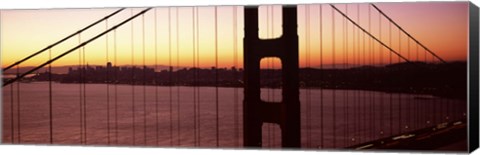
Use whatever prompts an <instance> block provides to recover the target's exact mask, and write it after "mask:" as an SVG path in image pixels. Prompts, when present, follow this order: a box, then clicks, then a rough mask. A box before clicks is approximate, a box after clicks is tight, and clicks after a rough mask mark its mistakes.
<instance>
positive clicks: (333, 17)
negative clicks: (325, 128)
mask: <svg viewBox="0 0 480 155" xmlns="http://www.w3.org/2000/svg"><path fill="white" fill-rule="evenodd" d="M335 52H336V51H335V10H334V9H332V71H335V69H336V68H335ZM335 73H336V72H332V74H334V75H336V74H335ZM333 86H334V88H333V89H332V103H333V121H332V127H333V148H335V147H336V146H337V144H336V143H337V142H336V140H337V139H336V138H337V136H336V131H337V130H336V126H335V125H336V111H335V110H336V109H335V103H336V102H335V95H336V94H335V89H336V87H337V83H336V80H335V78H333Z"/></svg>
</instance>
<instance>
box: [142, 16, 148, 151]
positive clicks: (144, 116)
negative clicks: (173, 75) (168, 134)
mask: <svg viewBox="0 0 480 155" xmlns="http://www.w3.org/2000/svg"><path fill="white" fill-rule="evenodd" d="M142 56H143V58H142V64H143V76H142V77H143V80H142V83H143V141H144V144H145V145H147V86H146V84H147V83H146V81H147V78H146V76H147V74H146V70H147V66H146V64H145V14H142Z"/></svg>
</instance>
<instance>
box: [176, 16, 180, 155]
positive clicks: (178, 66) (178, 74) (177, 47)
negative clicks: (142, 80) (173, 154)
mask: <svg viewBox="0 0 480 155" xmlns="http://www.w3.org/2000/svg"><path fill="white" fill-rule="evenodd" d="M179 9H180V8H178V7H177V8H176V9H175V17H176V18H175V23H176V24H175V26H176V29H175V31H176V33H175V34H176V44H177V45H176V49H177V57H176V58H177V71H176V73H177V74H176V85H177V144H178V145H179V146H180V79H179V78H180V72H179V71H180V43H179V42H180V39H179V37H180V34H179V24H178V21H179V17H178V10H179Z"/></svg>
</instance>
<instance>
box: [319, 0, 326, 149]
mask: <svg viewBox="0 0 480 155" xmlns="http://www.w3.org/2000/svg"><path fill="white" fill-rule="evenodd" d="M318 7H319V16H320V23H319V25H320V70H321V71H322V74H321V75H320V81H323V77H324V74H325V72H324V69H323V12H322V11H323V9H322V4H319V5H318ZM323 110H324V107H323V86H322V87H321V88H320V147H321V148H322V149H323V148H324V144H323V142H324V140H323V138H324V136H323V132H324V130H323Z"/></svg>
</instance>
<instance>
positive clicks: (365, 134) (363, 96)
mask: <svg viewBox="0 0 480 155" xmlns="http://www.w3.org/2000/svg"><path fill="white" fill-rule="evenodd" d="M359 22H360V21H359ZM365 40H366V39H365V33H362V57H363V63H362V65H367V57H366V44H365ZM363 72H364V73H365V74H366V73H367V71H366V70H364V71H363ZM362 92H363V95H362V99H363V105H362V109H363V112H364V114H363V127H364V136H363V137H364V138H365V142H367V140H368V138H367V137H368V132H369V131H370V130H367V129H368V128H369V127H368V122H367V121H368V120H367V119H368V117H367V115H368V112H367V105H368V103H367V95H368V94H367V91H362Z"/></svg>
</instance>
